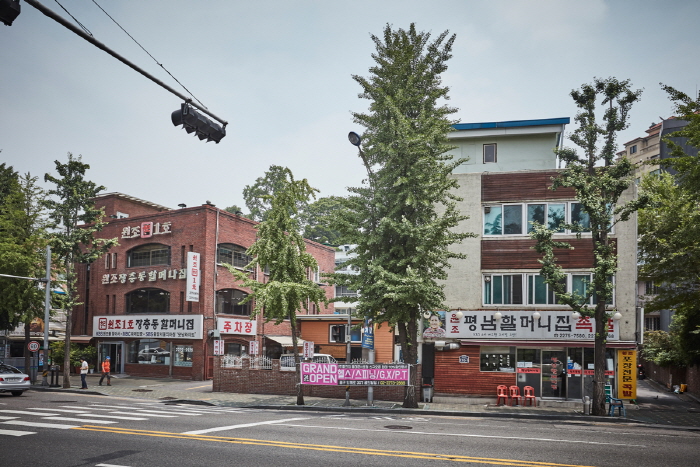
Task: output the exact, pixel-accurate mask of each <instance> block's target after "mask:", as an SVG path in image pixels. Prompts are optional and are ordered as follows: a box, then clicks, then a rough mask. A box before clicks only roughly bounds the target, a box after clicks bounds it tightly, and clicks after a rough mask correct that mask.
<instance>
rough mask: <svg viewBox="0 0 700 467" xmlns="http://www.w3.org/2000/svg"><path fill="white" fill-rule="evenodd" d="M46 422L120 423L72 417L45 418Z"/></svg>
mask: <svg viewBox="0 0 700 467" xmlns="http://www.w3.org/2000/svg"><path fill="white" fill-rule="evenodd" d="M44 420H60V421H62V422H81V423H105V424H106V423H119V422H115V421H114V420H94V419H89V418H72V417H44Z"/></svg>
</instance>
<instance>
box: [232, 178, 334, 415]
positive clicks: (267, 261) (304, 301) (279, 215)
mask: <svg viewBox="0 0 700 467" xmlns="http://www.w3.org/2000/svg"><path fill="white" fill-rule="evenodd" d="M277 173H278V174H279V175H281V176H280V177H279V178H278V179H277V182H278V186H277V190H276V191H275V194H274V195H272V194H262V195H261V196H262V197H264V200H263V201H264V202H265V203H266V204H268V205H269V206H270V209H269V210H267V212H266V214H265V220H263V221H262V222H261V223H260V224H258V225H257V226H256V229H257V231H258V235H257V240H256V241H255V243H254V244H253V245H252V246H251V247H250V248H249V249H248V250H247V252H246V253H247V254H248V255H250V256H251V257H252V258H253V259H252V261H251V262H250V264H248V265H247V266H246V267H245V268H244V269H245V270H251V269H252V270H256V268H257V267H260V268H261V269H265V268H267V269H268V270H269V276H268V279H267V281H265V282H264V283H263V282H258V281H257V280H256V279H255V276H251V275H250V274H249V273H246V272H243V271H239V270H237V269H235V268H234V267H232V266H230V265H226V267H227V268H228V270H229V271H231V273H232V274H233V275H234V277H235V278H236V279H238V280H239V281H241V283H242V286H243V287H246V288H248V289H249V290H250V291H251V293H250V294H249V295H248V297H246V299H245V300H244V301H243V302H241V303H245V302H246V301H250V300H254V304H255V305H254V309H253V316H256V315H258V314H260V313H262V312H263V310H264V317H265V320H266V321H274V322H275V324H280V323H282V321H284V320H289V325H290V327H291V330H292V348H293V351H294V360H295V362H296V363H297V365H296V372H297V374H296V376H297V378H296V380H297V382H299V383H298V385H297V405H304V393H303V387H302V386H301V383H300V381H301V380H300V368H299V365H298V363H299V347H298V345H297V342H298V335H297V319H296V316H297V312H299V311H301V310H306V311H307V312H308V307H309V305H310V304H311V303H314V304H315V305H316V307H317V308H320V307H321V305H320V304H321V303H325V302H326V295H325V292H324V290H323V289H322V288H321V287H319V286H318V284H316V283H315V282H314V281H313V277H314V273H315V272H316V270H317V269H318V263H317V262H316V259H315V258H314V257H313V256H312V255H311V254H309V253H307V252H306V244H305V242H304V238H303V237H302V236H301V234H300V233H299V221H298V219H297V217H296V214H297V209H298V206H299V205H301V204H306V203H308V201H309V199H310V198H311V197H313V196H314V193H315V192H316V191H317V190H316V189H314V188H312V187H311V186H310V185H309V183H308V182H307V181H306V179H303V180H295V179H294V176H293V175H292V172H291V171H290V170H289V169H288V168H286V167H283V168H280V170H279V171H278V172H277Z"/></svg>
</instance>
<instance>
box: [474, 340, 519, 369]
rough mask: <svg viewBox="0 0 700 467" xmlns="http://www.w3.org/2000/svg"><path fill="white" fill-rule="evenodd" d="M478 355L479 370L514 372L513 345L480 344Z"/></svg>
mask: <svg viewBox="0 0 700 467" xmlns="http://www.w3.org/2000/svg"><path fill="white" fill-rule="evenodd" d="M479 357H480V358H479V363H480V368H481V371H504V372H515V347H509V346H482V347H481V354H480V356H479Z"/></svg>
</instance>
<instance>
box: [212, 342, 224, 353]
mask: <svg viewBox="0 0 700 467" xmlns="http://www.w3.org/2000/svg"><path fill="white" fill-rule="evenodd" d="M223 354H224V341H223V339H221V340H219V339H216V340H215V341H214V355H223Z"/></svg>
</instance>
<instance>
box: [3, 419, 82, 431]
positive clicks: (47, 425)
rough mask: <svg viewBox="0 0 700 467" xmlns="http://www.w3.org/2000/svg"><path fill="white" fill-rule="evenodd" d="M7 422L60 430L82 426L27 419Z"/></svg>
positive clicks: (8, 422)
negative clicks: (29, 420)
mask: <svg viewBox="0 0 700 467" xmlns="http://www.w3.org/2000/svg"><path fill="white" fill-rule="evenodd" d="M2 423H6V424H8V425H22V426H35V427H37V428H58V429H59V430H68V429H70V428H80V427H79V426H77V425H62V424H60V423H41V422H28V421H26V420H9V421H7V422H2Z"/></svg>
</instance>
